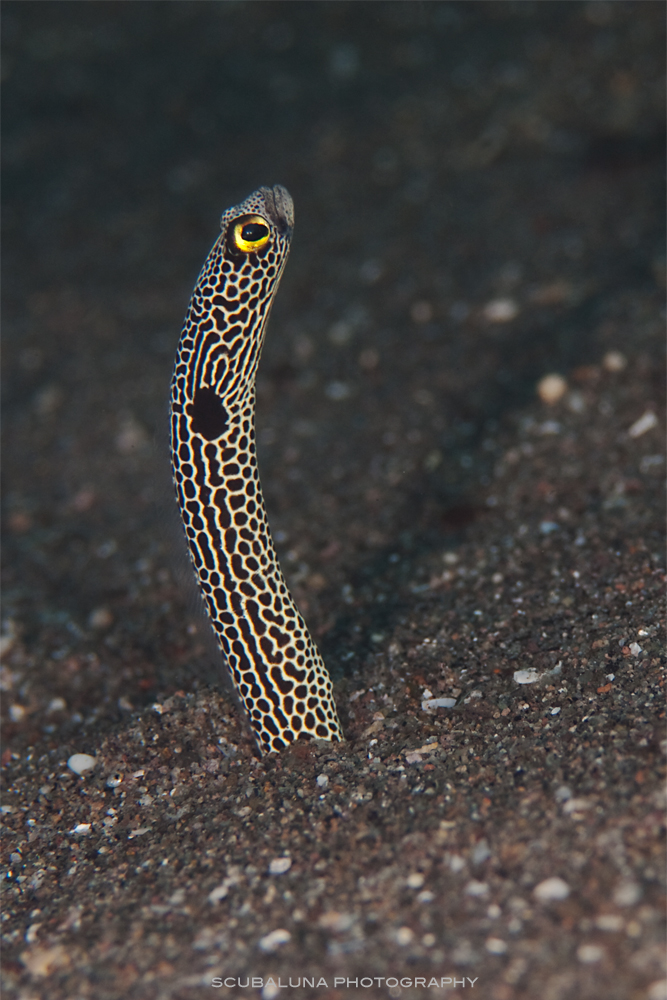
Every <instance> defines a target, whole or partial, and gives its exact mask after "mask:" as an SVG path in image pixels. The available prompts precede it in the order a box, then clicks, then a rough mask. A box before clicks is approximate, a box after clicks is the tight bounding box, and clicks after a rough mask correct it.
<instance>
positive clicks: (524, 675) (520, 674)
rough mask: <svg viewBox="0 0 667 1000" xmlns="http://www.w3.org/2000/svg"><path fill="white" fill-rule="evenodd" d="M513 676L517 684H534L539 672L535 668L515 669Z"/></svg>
mask: <svg viewBox="0 0 667 1000" xmlns="http://www.w3.org/2000/svg"><path fill="white" fill-rule="evenodd" d="M513 678H514V681H515V682H516V683H517V684H534V683H535V682H536V681H539V679H540V674H539V671H537V670H515V671H514V674H513Z"/></svg>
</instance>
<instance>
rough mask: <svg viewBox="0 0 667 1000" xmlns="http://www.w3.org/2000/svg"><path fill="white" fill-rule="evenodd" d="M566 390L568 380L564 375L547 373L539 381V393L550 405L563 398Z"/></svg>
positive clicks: (544, 401) (543, 400)
mask: <svg viewBox="0 0 667 1000" xmlns="http://www.w3.org/2000/svg"><path fill="white" fill-rule="evenodd" d="M566 392H567V382H566V381H565V379H564V378H563V376H562V375H545V376H544V378H541V379H540V381H539V382H538V383H537V395H538V396H539V397H540V399H541V400H542V402H543V403H548V404H549V406H551V405H552V404H553V403H557V402H558V400H559V399H562V398H563V396H564V395H565V393H566Z"/></svg>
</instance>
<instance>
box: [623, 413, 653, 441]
mask: <svg viewBox="0 0 667 1000" xmlns="http://www.w3.org/2000/svg"><path fill="white" fill-rule="evenodd" d="M657 426H658V418H657V417H656V415H655V413H654V412H653V410H647V411H646V413H645V414H644V416H643V417H640V418H639V420H635V422H634V424H632V426H631V427H629V428H628V434H629V435H630V437H631V438H638V437H641V436H642V434H646V432H647V431H651V430H653V428H654V427H657Z"/></svg>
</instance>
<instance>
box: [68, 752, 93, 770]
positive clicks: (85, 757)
mask: <svg viewBox="0 0 667 1000" xmlns="http://www.w3.org/2000/svg"><path fill="white" fill-rule="evenodd" d="M96 763H97V761H96V760H95V758H94V757H91V756H90V754H89V753H73V754H72V756H71V757H70V758H69V760H68V761H67V766H68V768H69V769H70V771H74V773H75V774H85V772H86V771H90V770H91V768H93V767H95V764H96Z"/></svg>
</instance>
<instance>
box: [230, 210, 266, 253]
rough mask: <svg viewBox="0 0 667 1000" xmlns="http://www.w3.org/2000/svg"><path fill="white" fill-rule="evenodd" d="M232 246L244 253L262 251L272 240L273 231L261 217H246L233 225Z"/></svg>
mask: <svg viewBox="0 0 667 1000" xmlns="http://www.w3.org/2000/svg"><path fill="white" fill-rule="evenodd" d="M230 235H231V240H230V242H231V245H232V247H233V248H234V249H235V250H240V251H241V252H242V253H253V252H254V251H255V250H261V248H262V247H263V246H266V244H267V243H268V242H269V239H270V238H271V230H270V229H269V225H268V223H267V221H266V219H263V218H262V216H261V215H244V216H242V217H241V218H240V219H237V220H236V222H234V223H233V224H232V231H231V234H230Z"/></svg>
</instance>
